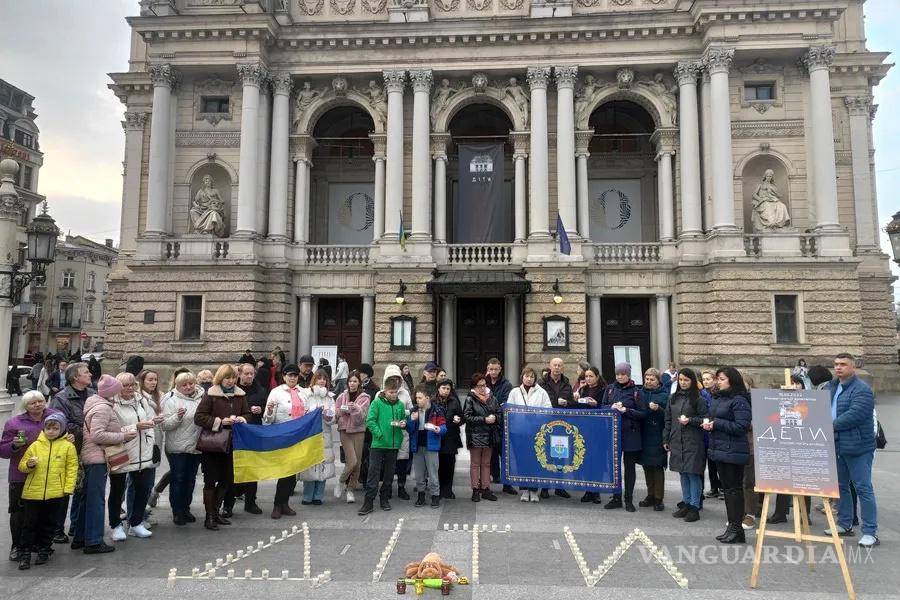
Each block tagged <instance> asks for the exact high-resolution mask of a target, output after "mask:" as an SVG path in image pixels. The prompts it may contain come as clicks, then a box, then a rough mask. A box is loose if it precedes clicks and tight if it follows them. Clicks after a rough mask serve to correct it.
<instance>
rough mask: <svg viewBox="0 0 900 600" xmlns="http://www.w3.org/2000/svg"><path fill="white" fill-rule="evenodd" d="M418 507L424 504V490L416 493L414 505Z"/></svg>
mask: <svg viewBox="0 0 900 600" xmlns="http://www.w3.org/2000/svg"><path fill="white" fill-rule="evenodd" d="M414 506H416V507H418V508H421V507H423V506H425V492H419V493H418V494H416V503H415V505H414Z"/></svg>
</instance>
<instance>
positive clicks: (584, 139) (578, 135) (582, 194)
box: [575, 129, 594, 240]
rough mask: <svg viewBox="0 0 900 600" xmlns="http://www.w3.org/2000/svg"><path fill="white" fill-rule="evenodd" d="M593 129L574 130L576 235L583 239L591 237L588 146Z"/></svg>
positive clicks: (589, 154) (592, 135)
mask: <svg viewBox="0 0 900 600" xmlns="http://www.w3.org/2000/svg"><path fill="white" fill-rule="evenodd" d="M593 137H594V130H593V129H590V130H584V131H576V132H575V161H576V165H575V166H576V169H575V170H576V172H577V175H576V177H577V180H578V186H577V187H578V235H579V236H581V239H583V240H590V239H591V199H590V197H589V195H588V194H589V191H588V158H589V157H590V156H591V153H590V151H589V150H588V148H589V147H590V145H591V138H593Z"/></svg>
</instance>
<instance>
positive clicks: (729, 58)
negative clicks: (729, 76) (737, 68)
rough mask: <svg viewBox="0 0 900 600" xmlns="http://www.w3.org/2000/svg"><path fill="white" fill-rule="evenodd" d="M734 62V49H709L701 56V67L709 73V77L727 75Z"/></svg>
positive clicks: (719, 47)
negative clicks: (719, 74)
mask: <svg viewBox="0 0 900 600" xmlns="http://www.w3.org/2000/svg"><path fill="white" fill-rule="evenodd" d="M733 61H734V48H723V47H721V46H717V47H713V48H710V49H709V50H707V51H706V54H705V55H704V56H703V65H704V66H705V67H706V69H707V70H708V71H709V73H710V75H712V74H714V73H727V72H728V71H729V70H730V69H731V63H732V62H733Z"/></svg>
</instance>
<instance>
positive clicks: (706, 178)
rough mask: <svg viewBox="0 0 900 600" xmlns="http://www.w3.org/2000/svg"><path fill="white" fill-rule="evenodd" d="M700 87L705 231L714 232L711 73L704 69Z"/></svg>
mask: <svg viewBox="0 0 900 600" xmlns="http://www.w3.org/2000/svg"><path fill="white" fill-rule="evenodd" d="M701 81H702V85H701V87H700V107H701V109H700V110H701V112H700V118H701V128H700V129H701V134H700V145H701V152H702V153H703V169H702V170H703V177H702V180H703V231H712V223H713V213H712V139H710V136H711V135H712V132H711V131H710V130H711V126H710V123H711V121H712V119H711V116H710V110H711V106H712V105H711V101H712V99H711V94H710V79H709V71H707V70H706V69H703V71H702V77H701Z"/></svg>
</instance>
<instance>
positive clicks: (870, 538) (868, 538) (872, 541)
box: [35, 533, 881, 564]
mask: <svg viewBox="0 0 900 600" xmlns="http://www.w3.org/2000/svg"><path fill="white" fill-rule="evenodd" d="M880 543H881V542H880V541H879V540H878V537H877V536H874V535H869V534H868V533H867V534H865V535H864V536H862V537H861V538H859V545H860V546H862V547H863V548H872V547H873V546H877V545H878V544H880ZM35 564H37V563H35Z"/></svg>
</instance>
